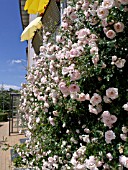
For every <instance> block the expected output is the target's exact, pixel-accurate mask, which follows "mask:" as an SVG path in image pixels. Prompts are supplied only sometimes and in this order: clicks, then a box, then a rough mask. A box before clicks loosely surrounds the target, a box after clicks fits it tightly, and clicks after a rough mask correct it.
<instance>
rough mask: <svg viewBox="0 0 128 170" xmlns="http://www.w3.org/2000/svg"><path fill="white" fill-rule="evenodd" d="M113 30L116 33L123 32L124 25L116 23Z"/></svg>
mask: <svg viewBox="0 0 128 170" xmlns="http://www.w3.org/2000/svg"><path fill="white" fill-rule="evenodd" d="M114 29H115V31H116V32H123V30H124V24H123V23H122V22H117V23H115V24H114Z"/></svg>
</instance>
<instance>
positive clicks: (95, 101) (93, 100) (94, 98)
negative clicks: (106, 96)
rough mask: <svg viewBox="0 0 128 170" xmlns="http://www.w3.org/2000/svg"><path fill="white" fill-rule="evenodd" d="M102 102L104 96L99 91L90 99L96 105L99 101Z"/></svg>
mask: <svg viewBox="0 0 128 170" xmlns="http://www.w3.org/2000/svg"><path fill="white" fill-rule="evenodd" d="M101 102H102V98H101V96H100V95H99V94H97V93H94V94H93V96H92V98H91V99H90V103H91V104H92V105H93V106H95V105H98V104H99V103H101Z"/></svg>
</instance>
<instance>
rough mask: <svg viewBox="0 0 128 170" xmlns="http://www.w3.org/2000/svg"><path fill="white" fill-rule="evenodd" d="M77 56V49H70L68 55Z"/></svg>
mask: <svg viewBox="0 0 128 170" xmlns="http://www.w3.org/2000/svg"><path fill="white" fill-rule="evenodd" d="M77 56H79V51H78V50H77V49H75V48H73V49H71V50H70V57H71V58H74V57H77Z"/></svg>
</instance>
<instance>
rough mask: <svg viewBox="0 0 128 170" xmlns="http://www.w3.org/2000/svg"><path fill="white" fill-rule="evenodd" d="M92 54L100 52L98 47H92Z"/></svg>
mask: <svg viewBox="0 0 128 170" xmlns="http://www.w3.org/2000/svg"><path fill="white" fill-rule="evenodd" d="M90 54H98V47H92V48H91V49H90Z"/></svg>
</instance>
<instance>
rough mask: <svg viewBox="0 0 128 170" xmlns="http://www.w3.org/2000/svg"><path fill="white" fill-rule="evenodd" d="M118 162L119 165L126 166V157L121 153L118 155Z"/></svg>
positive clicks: (127, 158) (127, 163) (127, 159)
mask: <svg viewBox="0 0 128 170" xmlns="http://www.w3.org/2000/svg"><path fill="white" fill-rule="evenodd" d="M119 162H120V164H121V165H123V166H124V167H125V168H128V157H126V156H124V155H121V156H119Z"/></svg>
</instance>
